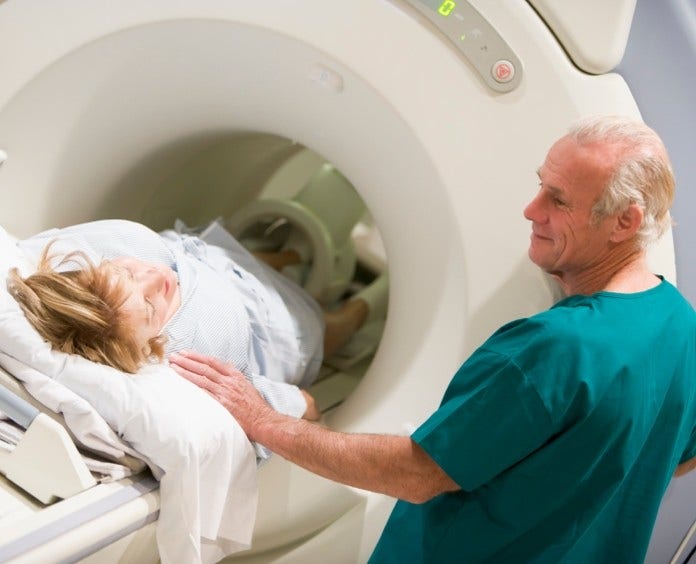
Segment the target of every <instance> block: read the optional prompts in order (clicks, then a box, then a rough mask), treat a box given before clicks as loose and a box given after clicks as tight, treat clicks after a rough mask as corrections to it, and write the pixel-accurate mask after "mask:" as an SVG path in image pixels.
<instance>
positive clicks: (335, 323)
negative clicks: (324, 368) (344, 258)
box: [324, 273, 389, 358]
mask: <svg viewBox="0 0 696 564" xmlns="http://www.w3.org/2000/svg"><path fill="white" fill-rule="evenodd" d="M388 300H389V275H388V274H387V273H382V274H381V275H380V276H378V277H377V278H376V279H375V280H373V281H372V282H371V283H370V284H368V285H367V286H365V287H364V288H363V289H362V290H360V291H359V292H358V293H357V294H355V295H354V296H353V297H352V298H350V299H349V300H348V301H346V302H344V303H343V304H342V305H341V307H339V308H338V309H335V310H331V311H325V312H324V321H325V323H326V332H325V333H324V358H329V357H330V356H332V355H333V354H334V353H335V352H336V351H338V350H339V349H340V348H341V347H343V345H345V344H346V343H348V341H349V340H350V338H351V337H352V336H353V334H354V333H355V332H356V331H357V330H358V329H360V328H361V327H362V326H363V325H364V324H365V323H366V322H371V321H375V320H384V319H385V318H386V316H387V303H388Z"/></svg>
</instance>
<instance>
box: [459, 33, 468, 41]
mask: <svg viewBox="0 0 696 564" xmlns="http://www.w3.org/2000/svg"><path fill="white" fill-rule="evenodd" d="M459 39H461V40H462V41H464V40H465V39H466V35H465V34H463V33H462V34H461V35H460V36H459Z"/></svg>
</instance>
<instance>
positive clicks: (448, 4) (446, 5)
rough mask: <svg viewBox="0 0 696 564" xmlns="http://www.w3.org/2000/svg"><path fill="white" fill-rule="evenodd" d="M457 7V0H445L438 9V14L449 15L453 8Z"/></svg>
mask: <svg viewBox="0 0 696 564" xmlns="http://www.w3.org/2000/svg"><path fill="white" fill-rule="evenodd" d="M456 7H457V3H456V2H452V0H445V1H444V2H443V3H442V4H440V7H439V8H438V9H437V12H438V14H441V15H443V16H445V17H447V16H449V15H450V14H451V13H452V10H454V9H455V8H456Z"/></svg>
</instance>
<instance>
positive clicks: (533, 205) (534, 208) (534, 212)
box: [522, 195, 544, 223]
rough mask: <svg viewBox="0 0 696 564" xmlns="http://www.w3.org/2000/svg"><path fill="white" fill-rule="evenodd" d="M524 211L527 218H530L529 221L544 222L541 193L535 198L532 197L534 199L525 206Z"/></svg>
mask: <svg viewBox="0 0 696 564" xmlns="http://www.w3.org/2000/svg"><path fill="white" fill-rule="evenodd" d="M522 213H523V214H524V217H525V219H528V220H529V221H533V222H534V223H544V221H543V218H544V213H543V210H542V206H541V205H540V198H539V195H536V196H535V197H534V199H532V201H531V202H529V203H528V204H527V205H526V206H525V208H524V210H523V211H522Z"/></svg>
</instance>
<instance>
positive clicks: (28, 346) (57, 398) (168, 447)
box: [0, 228, 258, 564]
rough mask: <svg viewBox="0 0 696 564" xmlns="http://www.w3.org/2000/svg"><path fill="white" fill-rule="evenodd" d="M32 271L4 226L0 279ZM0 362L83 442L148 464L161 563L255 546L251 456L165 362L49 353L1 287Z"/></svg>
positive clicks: (226, 420) (212, 407) (211, 404)
mask: <svg viewBox="0 0 696 564" xmlns="http://www.w3.org/2000/svg"><path fill="white" fill-rule="evenodd" d="M12 266H18V267H19V268H20V271H21V272H23V273H25V274H26V273H28V272H31V271H32V270H33V268H34V265H32V264H29V262H28V261H27V259H26V258H25V257H24V256H23V255H22V254H21V253H20V251H19V250H18V249H17V246H16V245H15V243H14V240H13V238H12V237H10V236H9V235H8V234H7V233H6V232H5V231H4V229H2V228H0V276H2V278H3V281H4V280H5V279H6V275H7V271H8V269H9V268H10V267H12ZM0 365H2V366H3V367H4V368H5V369H6V370H7V371H8V372H10V373H12V374H13V375H14V376H15V377H17V378H18V379H19V380H21V381H22V382H23V383H24V385H25V387H26V388H27V390H28V392H29V393H30V394H31V395H32V396H34V397H35V398H36V399H37V400H38V401H40V402H41V403H43V404H44V405H46V406H47V407H49V408H50V409H52V410H54V411H56V412H58V413H62V414H63V415H64V416H65V420H66V424H67V425H68V426H69V427H70V430H71V431H72V432H73V433H74V434H75V436H76V437H77V438H78V439H79V440H80V441H81V442H83V443H84V444H85V445H87V446H89V447H90V448H93V449H95V450H98V451H100V452H105V453H107V454H109V455H111V456H117V457H118V456H121V455H122V454H123V453H129V454H135V455H136V456H140V457H141V458H144V459H145V460H146V461H147V462H148V464H149V465H150V467H151V469H152V471H153V474H154V475H155V476H156V477H157V478H158V479H159V480H160V498H161V507H160V517H159V521H158V525H157V542H158V548H159V551H160V558H161V560H162V562H163V563H165V564H166V563H169V562H192V563H195V562H206V563H207V562H215V561H217V560H219V559H221V558H223V557H224V556H226V555H228V554H231V553H233V552H235V551H237V550H240V549H244V548H248V547H249V546H250V543H251V534H252V531H253V526H254V520H255V516H256V506H257V495H258V490H257V481H256V480H257V478H256V457H255V453H254V450H253V448H252V446H251V444H250V443H249V441H248V440H247V438H246V436H245V435H244V433H243V431H242V430H241V428H240V427H239V425H238V424H237V423H236V421H235V420H234V419H233V418H232V417H231V416H230V415H229V413H228V412H227V411H226V410H225V409H224V408H223V407H222V406H221V405H220V404H218V403H217V402H216V401H215V400H213V399H212V398H211V397H210V396H208V395H207V394H206V393H205V392H203V391H201V390H200V389H199V388H197V387H196V386H194V385H193V384H191V383H190V382H188V381H186V380H184V379H182V378H180V377H179V376H178V375H177V374H176V373H175V372H174V371H173V370H171V369H170V368H169V367H167V366H164V365H151V366H147V367H145V368H143V369H142V370H141V371H140V372H139V373H138V374H136V375H129V374H125V373H122V372H120V371H118V370H115V369H112V368H110V367H107V366H103V365H99V364H95V363H92V362H90V361H88V360H86V359H84V358H82V357H78V356H74V355H65V354H62V353H58V352H55V351H52V350H51V349H50V347H49V345H48V344H47V343H45V342H44V341H43V340H42V339H41V337H40V336H39V335H38V333H36V331H34V329H33V328H32V327H31V326H30V325H29V323H28V322H27V320H26V318H25V317H24V315H23V314H22V312H21V310H20V308H19V306H18V304H17V303H16V302H15V300H14V299H13V298H12V297H11V296H10V295H9V294H8V293H7V291H6V287H5V284H4V283H2V284H0Z"/></svg>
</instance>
